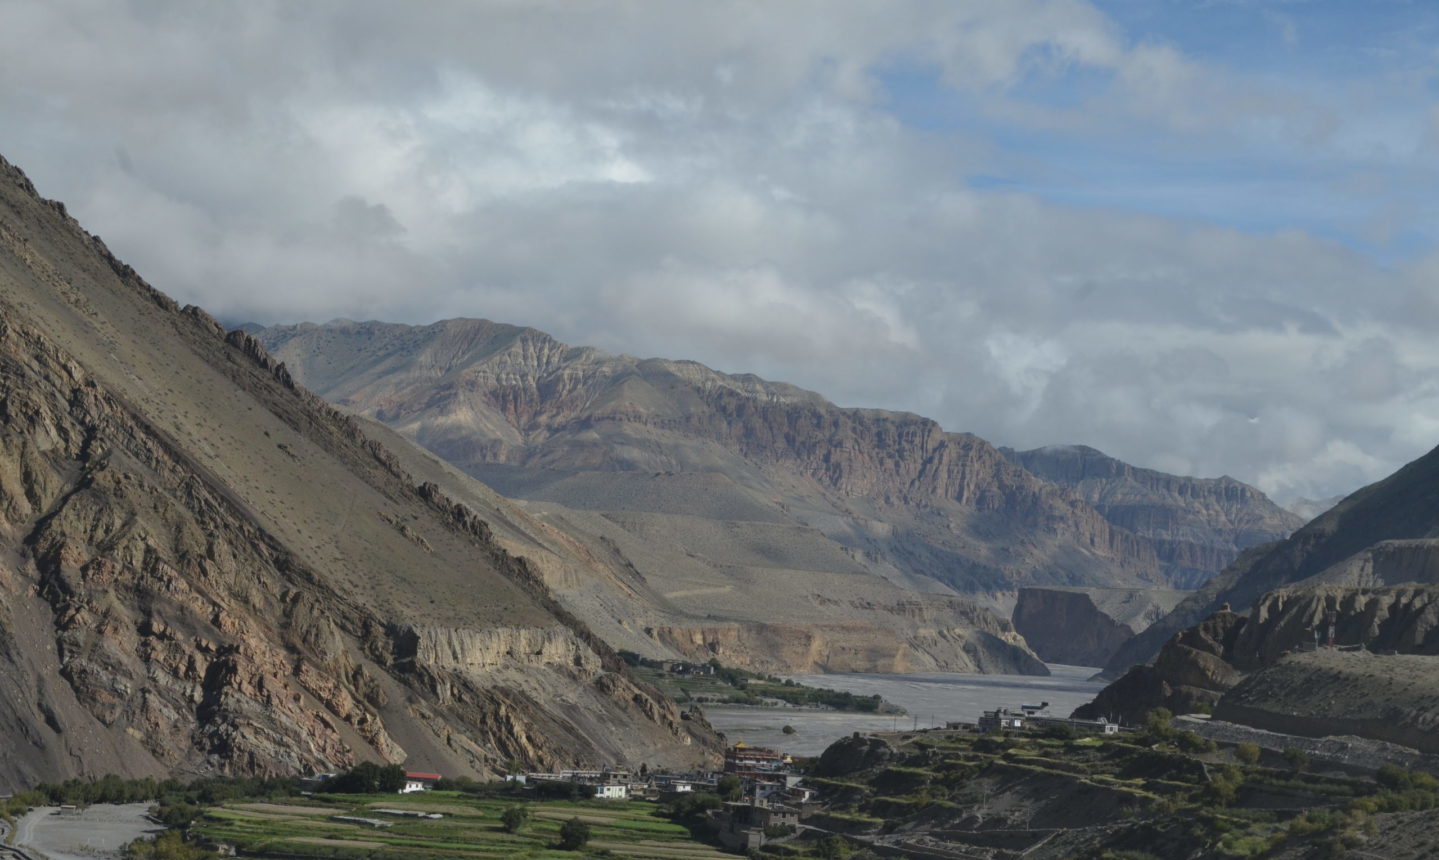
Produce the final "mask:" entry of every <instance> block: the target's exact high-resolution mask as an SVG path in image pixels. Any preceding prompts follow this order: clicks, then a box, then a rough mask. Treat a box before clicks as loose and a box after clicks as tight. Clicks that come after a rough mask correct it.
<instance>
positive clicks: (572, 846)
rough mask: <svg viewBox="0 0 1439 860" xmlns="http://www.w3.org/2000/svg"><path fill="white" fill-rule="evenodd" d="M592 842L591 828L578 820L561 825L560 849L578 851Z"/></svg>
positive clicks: (573, 819) (574, 819)
mask: <svg viewBox="0 0 1439 860" xmlns="http://www.w3.org/2000/svg"><path fill="white" fill-rule="evenodd" d="M589 841H590V826H589V825H588V824H586V823H584V822H583V821H581V820H579V819H578V818H571V819H570V820H569V821H566V822H565V823H564V824H562V825H560V848H561V849H563V850H565V851H578V850H580V849H581V848H583V847H585V843H586V842H589Z"/></svg>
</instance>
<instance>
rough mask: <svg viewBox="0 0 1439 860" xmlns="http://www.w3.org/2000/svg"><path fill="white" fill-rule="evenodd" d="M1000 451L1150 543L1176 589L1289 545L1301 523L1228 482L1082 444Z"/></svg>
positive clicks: (1256, 492)
mask: <svg viewBox="0 0 1439 860" xmlns="http://www.w3.org/2000/svg"><path fill="white" fill-rule="evenodd" d="M1000 450H1001V451H1003V452H1004V454H1005V456H1007V457H1008V458H1009V459H1010V460H1012V461H1013V462H1015V463H1018V464H1019V465H1021V466H1023V467H1024V468H1025V469H1027V470H1028V471H1030V472H1031V473H1033V474H1035V475H1037V476H1039V477H1040V478H1043V479H1044V480H1046V481H1051V482H1053V483H1056V484H1059V485H1061V486H1064V487H1069V488H1070V489H1072V490H1074V491H1075V492H1076V493H1077V494H1078V495H1079V497H1080V498H1082V499H1084V500H1085V501H1086V502H1088V503H1089V504H1090V505H1091V506H1093V507H1094V509H1095V510H1097V511H1099V513H1100V514H1102V515H1103V516H1104V518H1105V519H1106V520H1108V521H1109V522H1111V523H1113V524H1114V525H1116V526H1119V527H1120V528H1123V529H1126V530H1128V531H1131V532H1133V533H1135V534H1137V535H1140V536H1142V537H1146V538H1148V539H1149V540H1150V541H1151V542H1153V544H1154V548H1155V552H1156V553H1157V555H1158V557H1159V562H1160V564H1161V565H1162V566H1163V568H1164V571H1165V575H1166V577H1167V578H1168V580H1169V581H1170V582H1171V583H1173V584H1174V585H1175V586H1176V587H1179V588H1197V587H1198V586H1199V585H1201V584H1203V583H1204V582H1205V581H1206V580H1208V579H1210V578H1212V577H1213V576H1214V575H1215V574H1217V573H1219V572H1220V571H1221V570H1223V569H1224V568H1225V567H1226V566H1227V565H1228V564H1229V563H1230V562H1232V561H1234V559H1235V558H1237V557H1238V556H1239V553H1240V552H1241V551H1242V550H1245V549H1248V548H1250V547H1252V546H1258V545H1260V544H1266V543H1270V542H1271V541H1275V540H1281V539H1283V538H1286V537H1288V536H1289V535H1290V534H1292V533H1293V532H1294V530H1295V529H1297V528H1299V527H1300V526H1302V525H1303V524H1304V520H1303V519H1301V518H1299V517H1298V516H1295V515H1294V514H1292V513H1290V512H1289V511H1286V510H1284V509H1283V508H1281V507H1279V506H1278V505H1276V504H1274V502H1272V501H1270V500H1269V498H1268V497H1267V496H1265V495H1264V493H1262V492H1260V491H1259V490H1257V489H1255V488H1254V487H1251V486H1249V485H1248V484H1245V483H1242V482H1240V481H1236V480H1234V479H1233V478H1230V477H1223V478H1187V477H1181V476H1179V475H1168V474H1165V473H1163V472H1157V471H1155V470H1153V469H1142V468H1139V467H1137V466H1131V465H1129V464H1128V463H1125V462H1122V461H1120V460H1116V459H1114V458H1113V457H1110V456H1107V455H1105V454H1103V453H1101V452H1100V451H1096V450H1095V449H1093V448H1089V447H1086V446H1084V445H1054V446H1049V447H1046V448H1036V449H1034V450H1032V451H1013V450H1010V449H1004V448H1002V449H1000Z"/></svg>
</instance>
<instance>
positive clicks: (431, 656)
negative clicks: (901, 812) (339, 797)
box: [0, 160, 716, 788]
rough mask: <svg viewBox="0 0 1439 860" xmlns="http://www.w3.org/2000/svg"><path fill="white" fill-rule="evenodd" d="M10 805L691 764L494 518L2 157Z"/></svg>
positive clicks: (683, 747)
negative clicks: (27, 789)
mask: <svg viewBox="0 0 1439 860" xmlns="http://www.w3.org/2000/svg"><path fill="white" fill-rule="evenodd" d="M0 689H3V690H4V695H0V733H3V736H4V738H5V741H6V742H5V743H4V744H0V788H17V787H21V786H25V785H28V784H31V783H33V782H35V781H37V780H39V779H42V778H43V779H57V778H63V777H66V776H70V775H76V774H88V775H98V774H102V773H105V772H115V773H126V774H141V773H151V774H160V773H187V772H188V773H199V772H221V773H292V772H296V771H301V770H309V771H312V770H317V769H330V768H335V767H340V766H344V765H348V764H350V763H352V762H354V761H355V760H358V759H372V760H373V759H378V760H383V761H393V762H403V763H407V764H409V765H410V766H412V767H423V768H426V769H434V770H440V771H443V772H447V773H472V774H484V773H488V772H492V771H493V770H494V769H495V768H497V766H499V765H501V764H503V763H504V762H505V761H507V760H509V759H515V760H518V761H521V762H528V763H531V764H533V765H535V766H546V765H550V764H556V763H570V762H581V761H587V762H593V763H596V764H599V763H604V762H611V761H625V760H631V761H638V760H641V759H642V760H645V761H649V762H651V763H654V762H657V761H660V760H666V761H670V762H672V763H675V764H680V765H682V764H686V763H694V762H697V761H699V760H701V759H704V758H706V757H707V756H709V755H712V754H713V750H714V749H715V744H716V740H715V738H714V735H713V733H712V732H710V731H709V730H708V727H707V726H705V725H704V724H703V722H702V721H700V720H686V719H683V716H684V715H681V714H680V713H679V712H678V710H677V709H676V708H675V706H674V705H673V703H671V702H669V701H668V700H666V699H664V698H663V697H662V696H661V695H659V694H658V693H656V692H655V691H653V690H650V689H648V688H645V687H643V686H640V685H638V684H637V683H636V682H634V681H633V680H631V679H630V678H629V677H628V676H627V675H626V674H625V673H624V671H623V668H622V666H621V664H620V661H618V660H617V659H616V658H615V657H614V655H613V653H612V652H611V651H610V650H609V649H608V647H607V646H605V645H604V644H603V643H602V642H600V641H599V640H598V639H597V638H596V637H595V636H594V635H593V634H592V633H591V632H590V631H589V630H588V628H586V627H585V626H584V625H583V624H582V623H580V622H579V621H577V620H576V619H575V618H574V617H573V616H572V615H570V614H569V613H568V612H567V611H565V610H564V609H563V608H561V607H560V606H559V605H558V604H557V603H555V601H554V600H553V598H552V597H551V596H550V595H549V593H548V591H547V590H546V589H545V587H544V585H543V583H542V582H541V580H540V578H539V576H537V575H536V573H535V572H534V571H533V569H531V567H530V566H529V565H528V564H527V563H526V562H525V561H524V560H522V559H520V558H517V557H514V556H512V555H510V554H509V553H507V552H506V551H505V550H504V549H503V548H502V547H501V546H499V545H498V544H497V543H496V542H495V540H494V538H493V535H492V533H491V531H490V529H489V527H488V525H487V524H486V523H484V522H483V521H481V520H480V519H479V518H478V517H477V516H475V514H473V513H472V512H471V511H470V510H469V509H468V508H466V507H464V506H462V505H458V504H456V503H454V502H452V501H451V500H450V499H448V498H446V497H445V496H444V495H443V494H442V493H440V492H439V491H438V488H437V487H435V486H433V485H427V486H416V483H415V482H414V481H413V480H412V479H411V478H410V477H409V476H408V475H407V474H406V473H405V472H404V471H403V470H402V469H400V468H399V466H398V463H397V461H396V459H395V458H394V457H393V455H391V454H390V453H389V452H388V451H387V450H386V449H384V448H383V447H381V446H379V445H377V444H375V443H373V442H372V441H371V440H369V439H368V438H366V437H365V435H364V434H363V433H362V432H361V431H360V428H359V427H358V426H357V425H356V424H355V423H354V422H353V421H352V420H351V419H349V418H346V417H344V416H342V415H340V414H338V413H336V412H335V411H334V410H333V409H331V408H330V407H328V406H326V405H325V404H324V403H323V402H321V401H319V400H318V399H317V398H315V397H313V396H312V395H310V394H308V393H307V392H305V391H304V390H303V389H300V388H299V387H297V386H296V384H295V382H294V380H293V379H292V377H291V376H290V374H289V373H288V371H287V370H286V369H285V367H284V366H283V365H282V364H280V363H279V362H276V361H274V360H273V359H271V358H270V357H269V356H268V355H267V354H266V353H265V351H264V349H263V347H262V346H261V345H260V344H259V343H258V341H256V340H255V339H254V338H252V337H250V336H249V335H246V334H244V333H243V332H233V333H229V334H227V333H226V332H224V330H223V329H221V327H220V326H219V325H218V324H216V323H215V322H214V320H212V319H210V318H209V317H208V316H207V315H205V314H204V312H203V311H200V310H198V309H196V308H180V307H179V306H177V305H176V304H175V303H173V302H172V301H170V300H169V299H168V298H166V297H165V296H163V295H161V294H159V293H157V292H155V291H154V290H153V289H151V288H150V287H149V286H148V285H146V284H145V283H144V282H143V281H141V280H140V279H139V278H138V277H137V276H136V275H135V273H134V272H133V271H132V270H130V269H129V267H127V266H125V265H124V264H123V263H121V262H120V261H118V260H116V259H115V258H114V257H113V256H111V255H110V254H109V252H108V251H106V249H105V248H104V245H103V244H102V243H101V242H100V241H99V240H98V239H97V238H95V237H92V236H89V235H88V234H86V233H85V232H84V231H83V230H81V229H80V228H79V227H78V225H76V224H75V222H74V221H73V220H71V219H69V218H68V217H67V216H66V215H65V213H64V209H63V207H61V206H60V205H58V204H52V203H47V202H46V201H43V200H41V199H39V198H38V197H37V196H36V195H35V193H34V189H33V188H32V187H31V186H30V184H29V183H28V181H26V180H25V178H24V177H23V175H21V174H20V172H19V171H18V170H16V169H15V168H13V167H11V166H10V165H9V164H8V163H5V162H3V160H0Z"/></svg>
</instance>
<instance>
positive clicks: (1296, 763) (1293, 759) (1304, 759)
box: [1281, 747, 1309, 770]
mask: <svg viewBox="0 0 1439 860" xmlns="http://www.w3.org/2000/svg"><path fill="white" fill-rule="evenodd" d="M1281 755H1283V756H1284V760H1285V761H1287V762H1289V766H1290V767H1292V768H1294V769H1295V770H1304V769H1305V768H1307V767H1309V753H1307V752H1305V751H1304V750H1301V749H1296V748H1294V747H1287V748H1285V750H1284V752H1283V753H1281Z"/></svg>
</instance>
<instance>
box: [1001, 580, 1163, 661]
mask: <svg viewBox="0 0 1439 860" xmlns="http://www.w3.org/2000/svg"><path fill="white" fill-rule="evenodd" d="M1185 594H1186V592H1183V591H1173V590H1169V589H1162V588H1059V587H1048V588H1021V589H1020V590H1019V600H1018V601H1017V602H1016V603H1015V605H1014V616H1013V618H1012V621H1013V622H1014V629H1015V630H1016V631H1017V632H1018V633H1019V634H1020V635H1021V636H1023V637H1024V641H1026V642H1028V643H1029V647H1031V648H1033V649H1034V653H1036V654H1038V655H1039V657H1040V659H1042V660H1044V661H1045V662H1046V663H1063V664H1066V665H1070V666H1103V665H1104V663H1105V661H1107V660H1108V659H1109V658H1110V657H1111V656H1113V654H1114V652H1115V651H1116V650H1117V649H1118V648H1119V647H1120V646H1122V645H1123V644H1124V643H1125V642H1128V641H1129V640H1130V639H1131V638H1133V636H1134V634H1135V633H1138V632H1140V631H1142V630H1145V629H1146V628H1148V627H1149V625H1151V624H1153V623H1154V622H1155V621H1157V620H1159V619H1160V618H1163V617H1164V616H1165V614H1167V613H1168V612H1169V611H1170V610H1171V609H1173V608H1174V606H1175V604H1177V603H1179V601H1180V600H1182V599H1183V598H1184V596H1185Z"/></svg>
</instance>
